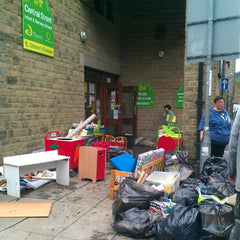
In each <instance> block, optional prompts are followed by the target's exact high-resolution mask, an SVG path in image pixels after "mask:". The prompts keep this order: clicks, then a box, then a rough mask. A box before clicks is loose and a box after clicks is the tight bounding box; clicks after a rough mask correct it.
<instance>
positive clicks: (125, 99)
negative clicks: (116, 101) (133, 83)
mask: <svg viewBox="0 0 240 240" xmlns="http://www.w3.org/2000/svg"><path fill="white" fill-rule="evenodd" d="M122 131H123V132H124V133H130V134H133V135H134V137H135V138H136V136H137V87H122Z"/></svg>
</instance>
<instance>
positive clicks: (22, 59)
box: [0, 0, 120, 165]
mask: <svg viewBox="0 0 240 240" xmlns="http://www.w3.org/2000/svg"><path fill="white" fill-rule="evenodd" d="M48 3H49V7H50V12H51V13H52V14H53V17H54V49H55V56H54V58H51V57H47V56H44V55H41V54H37V53H34V52H30V51H26V50H24V49H23V48H22V24H21V22H22V20H21V17H22V16H21V15H22V14H21V12H22V8H21V1H12V0H5V1H3V2H1V9H0V12H1V16H4V17H2V18H1V20H0V25H1V27H0V52H1V54H0V116H1V121H0V165H1V161H2V158H3V157H4V156H11V155H16V154H23V153H29V152H32V151H34V150H37V149H42V148H44V137H45V134H46V133H47V132H50V131H59V132H60V134H61V136H66V134H67V131H68V129H69V128H71V126H72V123H73V122H79V121H80V120H81V119H84V72H83V71H84V66H83V65H81V64H80V53H87V54H91V55H92V56H102V57H103V58H107V59H110V60H112V61H115V62H119V61H120V31H119V29H118V21H116V23H115V24H110V23H108V22H107V20H106V19H104V18H103V17H102V16H100V15H98V14H95V13H94V12H93V11H92V10H91V9H90V8H88V7H87V6H86V5H84V4H82V3H81V2H80V1H77V0H48ZM81 31H86V33H87V35H88V39H87V41H86V42H85V43H84V44H83V43H82V42H81V41H80V32H81Z"/></svg>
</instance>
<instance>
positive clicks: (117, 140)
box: [115, 137, 127, 148]
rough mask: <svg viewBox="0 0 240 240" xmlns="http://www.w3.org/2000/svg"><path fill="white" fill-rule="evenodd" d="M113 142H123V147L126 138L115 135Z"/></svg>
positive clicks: (125, 144) (125, 146)
mask: <svg viewBox="0 0 240 240" xmlns="http://www.w3.org/2000/svg"><path fill="white" fill-rule="evenodd" d="M115 142H119V143H123V144H124V148H127V138H126V137H115Z"/></svg>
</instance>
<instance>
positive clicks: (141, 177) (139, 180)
mask: <svg viewBox="0 0 240 240" xmlns="http://www.w3.org/2000/svg"><path fill="white" fill-rule="evenodd" d="M144 175H145V172H144V171H142V172H141V175H140V177H139V178H138V180H137V182H138V183H141V182H142V179H143V178H144Z"/></svg>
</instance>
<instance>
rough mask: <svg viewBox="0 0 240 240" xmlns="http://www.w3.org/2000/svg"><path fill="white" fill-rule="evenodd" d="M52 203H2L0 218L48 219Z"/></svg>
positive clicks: (0, 203) (0, 204)
mask: <svg viewBox="0 0 240 240" xmlns="http://www.w3.org/2000/svg"><path fill="white" fill-rule="evenodd" d="M51 208H52V202H0V217H1V218H8V217H15V218H16V217H22V218H24V217H48V216H49V214H50V211H51Z"/></svg>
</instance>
